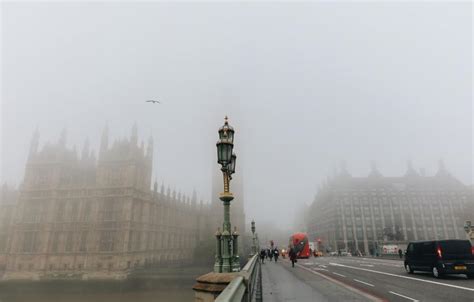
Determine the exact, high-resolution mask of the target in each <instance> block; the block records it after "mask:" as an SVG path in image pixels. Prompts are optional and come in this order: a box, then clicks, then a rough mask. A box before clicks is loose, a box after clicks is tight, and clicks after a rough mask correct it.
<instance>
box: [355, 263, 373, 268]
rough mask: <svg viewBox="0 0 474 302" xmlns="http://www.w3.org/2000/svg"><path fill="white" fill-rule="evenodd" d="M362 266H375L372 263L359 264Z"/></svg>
mask: <svg viewBox="0 0 474 302" xmlns="http://www.w3.org/2000/svg"><path fill="white" fill-rule="evenodd" d="M359 265H360V266H368V267H374V266H373V265H372V264H362V263H361V264H359Z"/></svg>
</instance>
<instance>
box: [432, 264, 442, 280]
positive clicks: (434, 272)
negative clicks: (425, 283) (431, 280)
mask: <svg viewBox="0 0 474 302" xmlns="http://www.w3.org/2000/svg"><path fill="white" fill-rule="evenodd" d="M431 271H432V272H433V277H435V278H439V277H441V276H442V273H441V272H440V271H439V270H438V268H437V267H436V266H433V269H432V270H431Z"/></svg>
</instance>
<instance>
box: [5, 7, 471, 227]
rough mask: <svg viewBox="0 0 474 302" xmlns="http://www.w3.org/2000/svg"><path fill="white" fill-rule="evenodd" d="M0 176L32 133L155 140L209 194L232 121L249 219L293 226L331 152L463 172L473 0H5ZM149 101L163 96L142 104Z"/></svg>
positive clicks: (394, 166) (326, 171)
mask: <svg viewBox="0 0 474 302" xmlns="http://www.w3.org/2000/svg"><path fill="white" fill-rule="evenodd" d="M1 8H2V15H1V20H2V21H1V25H2V39H1V42H2V47H1V50H2V54H1V60H2V61H1V66H2V67H1V68H2V81H1V85H2V87H1V98H2V106H1V111H2V112H1V119H2V120H1V123H0V124H1V131H2V132H1V169H0V172H1V177H0V180H1V182H2V183H3V182H5V181H6V182H8V183H9V184H15V185H17V186H18V184H19V183H20V182H21V180H22V178H23V174H24V168H25V163H26V158H27V152H28V148H29V142H30V139H31V136H32V134H33V131H34V130H35V128H36V127H38V129H39V132H40V148H41V146H42V145H44V144H45V143H46V142H48V141H50V142H54V141H56V140H57V139H58V137H59V135H60V132H61V130H62V129H63V128H67V132H68V141H67V145H68V146H69V147H71V148H72V146H74V145H75V146H76V148H77V150H78V153H80V150H81V149H82V145H83V143H84V140H85V139H87V138H89V140H90V143H91V145H92V146H93V147H94V149H95V150H96V154H97V150H98V148H99V139H100V135H101V131H102V128H103V127H104V126H105V125H106V124H108V127H109V131H110V139H111V140H112V141H113V140H114V139H120V138H122V137H125V136H129V135H130V129H131V127H132V125H133V123H134V122H137V125H138V131H139V137H140V138H142V139H143V140H144V141H145V142H146V141H147V140H148V137H149V136H150V135H152V136H153V137H154V139H155V154H154V164H153V165H154V167H153V170H154V172H153V174H154V175H153V178H154V179H155V178H156V179H157V180H158V182H160V183H161V182H162V181H163V182H164V183H165V184H169V185H171V186H172V187H176V189H180V190H181V191H182V192H185V193H187V194H190V193H191V192H192V190H193V189H194V188H195V189H196V190H197V191H198V194H199V195H200V196H201V197H202V198H203V200H205V201H209V200H210V199H211V179H212V177H211V175H212V173H216V172H215V171H214V169H215V165H214V161H215V160H216V147H215V143H216V141H217V129H218V127H220V126H221V125H222V124H223V121H224V116H225V115H228V116H229V121H230V124H231V125H232V126H234V127H235V129H236V142H235V149H236V153H237V156H238V160H237V173H242V175H243V178H244V190H245V207H246V216H247V219H248V220H251V219H255V220H256V221H257V223H258V222H261V223H262V224H263V223H265V224H272V223H273V224H275V225H279V226H280V227H282V228H286V227H290V226H292V224H293V222H294V220H295V219H294V215H295V213H297V212H299V211H298V209H299V208H300V206H301V205H302V204H304V203H307V204H308V203H310V202H311V201H312V199H313V197H314V195H315V193H316V191H317V186H318V185H319V184H320V183H321V182H322V181H323V180H324V179H325V178H326V176H328V175H331V174H332V173H333V170H334V167H336V166H337V165H338V164H339V162H340V161H341V160H345V161H346V163H347V167H348V170H349V172H350V173H351V174H352V175H355V176H365V175H367V174H368V172H369V168H370V164H369V162H370V161H371V160H375V161H376V162H377V165H378V168H379V170H380V172H381V173H382V174H384V175H387V176H398V175H402V174H403V173H404V172H405V170H406V165H405V162H406V161H407V160H412V162H413V164H414V166H415V168H417V169H419V168H424V169H425V170H426V173H427V174H428V175H429V174H434V173H435V172H436V169H437V161H438V160H439V159H440V158H442V159H444V162H445V165H446V167H447V168H448V170H449V171H450V172H451V173H452V174H453V175H454V176H455V177H457V178H458V179H460V180H461V181H462V182H463V183H465V184H471V183H472V181H473V161H472V155H473V149H472V140H473V133H472V126H473V124H472V114H473V111H472V90H471V88H472V46H471V44H472V27H471V25H472V23H471V22H472V5H471V4H470V3H467V2H466V3H464V4H463V3H457V4H453V3H431V2H419V3H415V2H413V3H411V2H401V3H372V2H369V3H342V2H339V3H329V2H322V3H307V4H304V3H296V4H295V3H293V4H290V3H278V4H277V3H265V2H264V3H260V4H251V3H222V4H218V3H174V4H172V3H165V2H163V3H158V2H157V3H151V2H144V3H132V2H130V3H112V2H111V3H86V4H75V3H67V2H66V3H57V2H51V3H48V4H47V3H38V4H32V3H2V4H1ZM148 99H157V100H160V101H161V104H150V103H145V100H148Z"/></svg>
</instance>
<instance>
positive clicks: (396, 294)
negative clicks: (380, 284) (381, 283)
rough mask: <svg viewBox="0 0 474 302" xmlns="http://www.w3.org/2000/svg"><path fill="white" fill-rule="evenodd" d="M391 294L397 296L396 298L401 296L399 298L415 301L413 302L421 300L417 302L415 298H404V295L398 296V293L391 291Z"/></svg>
mask: <svg viewBox="0 0 474 302" xmlns="http://www.w3.org/2000/svg"><path fill="white" fill-rule="evenodd" d="M389 293H391V294H392V295H395V296H399V297H402V298H405V299H408V300H411V301H413V302H418V301H419V300H416V299H413V298H410V297H407V296H404V295H402V294H398V293H396V292H392V291H389Z"/></svg>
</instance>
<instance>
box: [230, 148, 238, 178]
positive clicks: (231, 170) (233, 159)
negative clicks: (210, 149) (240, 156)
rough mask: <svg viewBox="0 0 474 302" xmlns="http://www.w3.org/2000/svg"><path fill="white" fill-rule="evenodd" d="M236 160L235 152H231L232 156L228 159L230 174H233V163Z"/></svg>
mask: <svg viewBox="0 0 474 302" xmlns="http://www.w3.org/2000/svg"><path fill="white" fill-rule="evenodd" d="M236 161H237V155H235V153H233V152H232V158H231V160H230V163H229V172H230V174H234V173H235V163H236Z"/></svg>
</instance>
